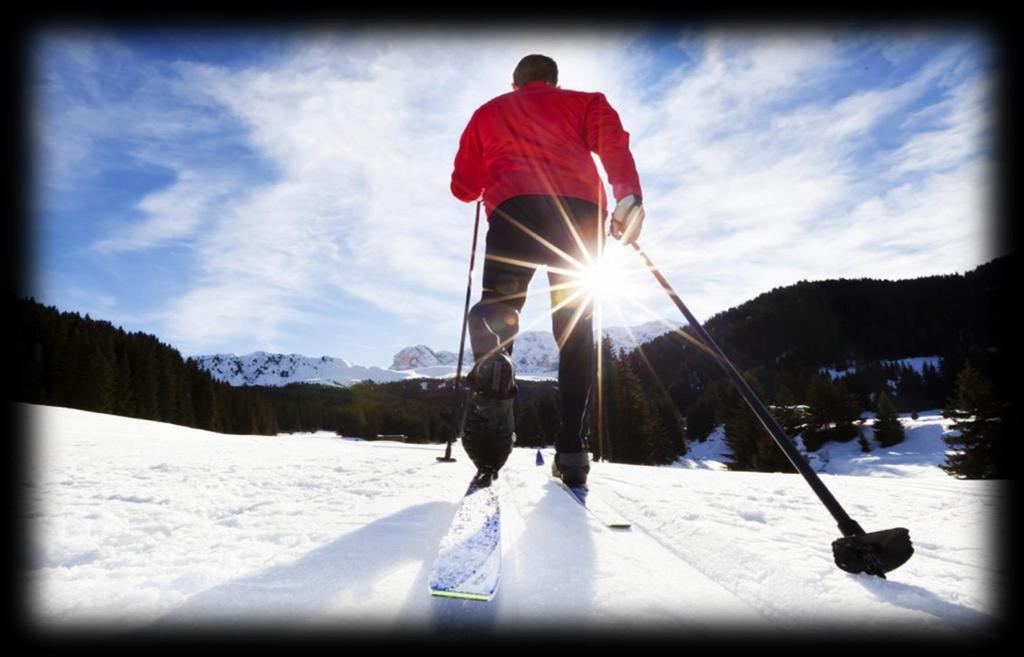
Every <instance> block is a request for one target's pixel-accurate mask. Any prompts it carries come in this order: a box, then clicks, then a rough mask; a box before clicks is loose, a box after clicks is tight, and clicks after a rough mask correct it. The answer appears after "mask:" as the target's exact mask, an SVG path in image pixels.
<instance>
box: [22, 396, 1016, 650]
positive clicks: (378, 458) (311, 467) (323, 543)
mask: <svg viewBox="0 0 1024 657" xmlns="http://www.w3.org/2000/svg"><path fill="white" fill-rule="evenodd" d="M18 409H19V410H20V411H21V412H23V413H24V414H25V418H26V426H27V427H28V429H29V434H30V435H29V436H27V440H26V445H28V446H30V448H31V449H30V451H29V455H30V457H31V458H30V461H29V464H28V465H30V468H29V470H28V472H27V473H26V474H27V478H28V481H27V488H26V491H27V492H26V504H27V506H28V508H26V509H24V514H25V517H26V518H27V519H28V522H29V523H30V527H31V531H30V533H29V536H28V546H27V547H28V551H29V554H31V558H32V559H31V568H30V569H29V571H28V572H27V573H22V575H23V576H24V577H25V578H26V579H25V581H27V583H28V590H29V595H28V597H27V603H28V606H29V611H28V613H29V614H30V618H31V620H32V621H33V624H34V626H36V627H38V628H39V629H41V630H42V631H54V630H59V629H64V628H90V627H97V628H102V629H104V630H111V629H114V630H135V629H139V630H147V629H154V628H155V629H170V630H173V631H174V632H176V633H177V632H185V633H187V632H189V631H190V630H192V629H195V628H203V627H213V628H217V629H223V628H228V629H229V630H230V629H237V628H251V629H266V628H276V627H281V626H285V627H288V628H303V631H304V632H305V631H307V630H310V629H315V628H324V629H328V630H332V631H337V632H341V633H342V634H344V633H345V632H347V631H352V632H358V631H365V630H367V629H370V630H371V631H374V632H380V633H381V634H382V635H383V636H388V637H393V636H396V635H398V636H401V635H408V634H410V633H412V632H423V633H424V634H425V635H436V634H441V635H446V634H449V633H452V632H458V631H461V630H481V631H486V632H499V633H500V632H502V631H503V630H507V631H510V632H513V633H518V634H530V633H533V632H539V631H541V630H544V629H554V630H558V631H569V632H572V633H586V632H594V631H597V632H600V631H616V632H623V633H625V632H627V631H629V630H638V631H642V632H650V631H652V630H659V629H660V630H663V631H666V632H669V633H670V634H671V635H672V636H675V635H676V634H677V633H678V634H679V635H680V637H682V636H684V635H688V636H690V637H694V638H697V637H699V638H705V639H706V638H707V637H708V636H712V635H713V634H709V632H714V631H715V630H722V631H727V632H728V634H727V635H726V637H727V638H736V637H742V636H745V635H744V634H743V631H744V630H747V631H752V632H755V633H756V636H759V637H761V636H762V635H763V636H765V637H768V638H771V637H776V638H780V639H782V640H789V639H792V638H793V637H794V636H800V634H801V633H802V632H814V633H821V632H823V631H828V632H832V631H839V630H843V629H848V630H850V631H855V632H857V636H858V637H860V638H864V637H872V636H876V635H878V634H880V633H885V634H886V636H893V637H896V638H899V637H905V636H908V635H909V636H914V637H917V636H926V637H927V638H928V639H929V640H933V641H934V640H942V641H947V640H951V639H957V638H963V637H970V638H972V639H976V638H977V637H985V636H989V635H990V634H987V633H991V632H992V627H993V626H992V624H993V622H994V621H995V620H997V619H1006V615H1005V610H1003V609H1001V608H1000V606H999V601H1000V600H1001V599H1002V598H1001V596H1002V595H1003V594H1004V593H1005V592H1006V590H1007V587H1009V586H1010V582H1009V581H1008V575H1007V572H1006V571H1005V570H1004V569H1003V568H1001V567H1000V565H999V564H996V563H994V562H993V560H994V558H995V556H994V555H995V554H996V553H997V551H996V550H995V549H994V547H995V546H994V545H993V542H994V541H995V540H996V538H997V536H998V533H997V532H998V530H999V527H1000V525H999V523H998V517H997V516H998V513H999V510H1000V509H1001V508H1002V506H1003V504H1004V503H1005V502H1006V501H1007V498H1008V491H1007V490H1006V488H1005V486H1004V484H1003V483H1001V482H993V481H960V480H956V479H952V478H950V477H947V476H945V475H943V474H941V473H936V472H935V470H934V469H931V470H927V468H925V467H924V465H921V464H923V462H924V461H926V460H927V459H926V458H923V457H922V461H921V462H920V463H918V462H914V463H912V464H911V466H912V467H909V466H908V464H907V462H906V461H902V462H900V460H899V459H901V458H903V457H905V456H906V454H897V453H896V452H901V451H902V452H910V451H913V450H917V451H920V452H921V453H926V452H927V453H929V454H933V455H934V454H935V453H936V450H937V449H939V448H938V447H936V446H935V445H931V446H930V447H929V446H928V445H927V444H926V443H929V442H931V443H934V442H936V440H938V439H941V431H940V429H939V428H937V427H938V426H939V425H938V423H937V421H932V420H927V419H924V418H922V420H921V422H922V424H921V426H920V427H915V428H912V429H911V431H910V435H911V438H910V440H909V441H908V443H907V444H906V445H905V446H904V447H903V449H902V450H899V449H896V448H893V449H892V450H890V453H881V452H879V453H877V454H875V456H876V457H878V460H877V461H870V460H863V461H860V462H858V463H856V464H854V463H853V460H852V459H847V460H846V462H847V465H846V466H843V467H838V464H839V463H840V462H841V461H843V460H844V459H845V457H844V456H843V455H842V454H839V453H833V455H832V458H831V459H830V462H829V468H828V469H826V472H843V473H844V474H823V475H822V478H823V480H824V481H825V483H826V485H827V486H829V488H830V489H831V490H832V492H833V493H834V494H835V495H836V497H837V498H838V499H839V500H840V501H841V502H842V503H843V504H844V505H845V506H846V508H847V510H848V511H849V512H850V514H851V515H852V516H853V517H854V518H855V519H857V520H858V521H860V523H861V524H862V525H863V526H864V527H865V529H867V530H868V531H872V530H878V529H886V528H890V527H898V526H902V527H907V528H909V529H910V535H911V538H912V540H913V541H914V545H915V548H916V554H915V555H914V557H913V558H912V559H911V560H910V561H909V562H907V563H906V564H905V565H904V566H902V567H901V568H899V569H898V570H896V571H894V572H892V573H890V575H889V579H887V580H882V579H878V578H874V577H869V576H864V575H850V574H848V573H845V572H843V571H841V570H839V569H838V568H837V567H836V566H835V564H834V563H833V558H832V553H831V547H830V544H831V541H832V540H833V539H834V538H836V537H837V535H838V531H837V529H836V527H835V524H834V522H833V521H832V518H831V517H830V516H829V515H828V513H827V512H826V511H825V509H824V508H823V507H822V506H821V504H820V503H819V502H818V501H817V499H816V498H815V497H814V496H813V494H812V493H811V491H810V489H809V488H808V487H807V485H806V484H805V483H804V481H803V479H801V478H800V477H799V476H798V475H788V474H761V473H745V472H725V471H716V470H714V469H709V468H701V467H693V468H690V467H661V468H657V467H640V466H627V465H621V464H611V463H596V464H594V466H593V472H592V477H591V481H592V489H593V490H594V491H595V494H600V495H602V496H604V497H605V499H606V500H607V501H608V502H610V503H611V504H612V505H613V506H615V507H616V508H617V509H619V510H620V512H621V513H622V514H623V515H625V516H627V517H628V518H629V519H630V520H631V521H632V522H633V529H632V530H629V531H625V532H615V531H613V530H609V529H607V528H605V527H604V526H603V525H600V524H598V523H595V521H594V519H593V518H592V517H591V516H589V515H588V514H587V513H585V512H584V511H583V510H582V509H581V508H580V507H579V506H578V505H577V504H576V503H575V502H574V501H573V500H571V499H570V498H569V497H568V495H567V494H566V493H565V492H564V491H562V490H561V489H560V488H558V487H557V486H555V485H554V484H553V483H551V482H550V481H549V480H548V478H547V476H546V474H545V473H546V470H547V468H546V467H543V468H539V467H537V466H535V465H534V458H535V451H534V450H527V449H516V450H515V451H514V453H513V454H512V457H511V458H510V460H509V463H508V465H507V466H506V468H505V469H504V470H503V472H502V475H501V478H500V479H499V480H498V485H499V492H500V495H501V497H502V500H503V502H502V504H503V507H502V509H503V515H502V523H503V524H502V530H503V544H502V546H503V547H502V550H503V557H502V558H503V572H502V582H501V586H500V590H499V592H498V596H497V598H496V599H495V600H494V601H493V602H490V603H481V602H472V601H458V600H450V599H441V598H432V597H431V596H430V595H428V592H427V578H428V572H429V569H430V566H431V564H432V562H433V559H434V557H435V554H436V550H437V546H438V543H439V541H440V538H441V536H442V534H443V532H444V531H445V529H446V526H447V524H448V522H449V520H450V519H451V517H452V515H453V512H454V509H455V505H456V503H457V502H458V500H459V499H460V497H461V495H462V493H463V490H464V488H465V486H466V484H467V482H468V481H469V479H470V476H471V474H472V468H471V465H470V463H469V460H468V459H467V458H466V457H465V454H464V453H463V451H462V449H461V447H460V446H456V449H455V450H454V452H455V453H454V455H455V456H456V458H457V459H458V461H457V462H456V463H454V464H447V463H440V462H438V461H437V460H436V459H435V457H436V456H438V455H440V454H441V453H442V452H443V446H425V445H411V444H399V443H387V442H364V441H361V440H357V439H350V438H340V437H337V436H335V435H333V434H327V433H319V434H302V435H280V436H229V435H222V434H216V433H211V432H207V431H199V430H194V429H188V428H183V427H178V426H173V425H167V424H160V423H155V422H149V421H142V420H135V419H127V418H121V417H116V416H110V415H102V414H97V413H88V412H84V411H77V410H69V409H62V408H53V407H44V406H32V405H20V406H18ZM551 456H552V455H551V453H550V451H547V452H546V453H545V457H546V460H547V462H548V463H550V459H551ZM929 458H931V457H929ZM893 459H896V460H895V461H894V460H893ZM918 465H921V467H918ZM627 636H628V635H627ZM632 636H634V637H635V636H637V635H632ZM639 636H640V638H643V637H644V636H650V635H649V634H642V633H641V634H640V635H639ZM714 636H717V635H714Z"/></svg>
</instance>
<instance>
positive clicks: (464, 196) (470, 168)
mask: <svg viewBox="0 0 1024 657" xmlns="http://www.w3.org/2000/svg"><path fill="white" fill-rule="evenodd" d="M451 190H452V194H454V195H455V198H457V199H459V200H460V201H466V202H470V201H476V200H478V199H479V198H480V197H481V195H482V194H483V190H484V162H483V148H482V146H481V143H480V134H479V132H478V130H477V118H476V114H474V115H473V117H472V118H471V119H470V120H469V124H467V125H466V129H465V130H463V132H462V138H461V139H460V140H459V151H458V152H457V153H456V154H455V170H454V171H452V184H451Z"/></svg>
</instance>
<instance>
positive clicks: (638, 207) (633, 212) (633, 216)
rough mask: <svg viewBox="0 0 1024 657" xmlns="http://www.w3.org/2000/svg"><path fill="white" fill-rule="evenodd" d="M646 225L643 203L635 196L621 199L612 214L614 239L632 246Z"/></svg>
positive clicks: (631, 195)
mask: <svg viewBox="0 0 1024 657" xmlns="http://www.w3.org/2000/svg"><path fill="white" fill-rule="evenodd" d="M643 225H644V206H643V202H642V201H641V200H640V199H638V198H637V197H636V196H634V195H633V194H630V195H629V196H625V197H623V198H621V199H619V202H618V203H617V204H616V205H615V211H614V212H612V223H611V233H612V237H614V238H615V239H617V240H619V241H620V242H622V243H623V244H632V243H633V242H634V241H636V238H637V237H639V236H640V229H641V228H642V227H643Z"/></svg>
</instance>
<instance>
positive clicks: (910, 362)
mask: <svg viewBox="0 0 1024 657" xmlns="http://www.w3.org/2000/svg"><path fill="white" fill-rule="evenodd" d="M882 364H883V365H895V366H897V367H899V368H900V369H902V368H904V367H909V368H911V369H912V370H914V371H915V372H917V373H918V374H920V375H922V376H923V375H924V366H925V365H928V366H930V367H933V368H935V369H938V368H939V367H940V366H941V365H942V357H941V356H915V357H913V358H900V359H897V360H883V361H882ZM856 372H857V366H856V365H854V366H853V367H848V368H846V369H843V370H837V369H834V368H831V367H823V368H821V373H822V374H827V375H828V376H829V377H830V378H833V379H839V378H842V377H844V376H849V375H851V374H854V373H856Z"/></svg>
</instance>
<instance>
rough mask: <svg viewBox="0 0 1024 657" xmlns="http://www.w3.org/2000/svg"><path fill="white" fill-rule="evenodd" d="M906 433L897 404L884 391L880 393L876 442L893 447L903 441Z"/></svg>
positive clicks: (879, 444)
mask: <svg viewBox="0 0 1024 657" xmlns="http://www.w3.org/2000/svg"><path fill="white" fill-rule="evenodd" d="M905 436H906V434H905V432H904V429H903V424H902V423H901V422H900V418H899V415H898V414H897V413H896V406H895V405H894V404H893V403H892V400H891V399H889V396H888V395H887V394H885V392H884V391H882V392H880V393H878V416H877V417H876V418H875V442H876V443H878V446H879V447H892V446H893V445H896V444H898V443H901V442H903V439H904V438H905Z"/></svg>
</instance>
